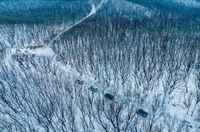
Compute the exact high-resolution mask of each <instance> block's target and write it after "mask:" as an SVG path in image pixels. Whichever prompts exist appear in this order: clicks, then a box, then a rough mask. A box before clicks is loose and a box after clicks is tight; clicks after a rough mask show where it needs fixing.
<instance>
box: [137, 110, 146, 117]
mask: <svg viewBox="0 0 200 132" xmlns="http://www.w3.org/2000/svg"><path fill="white" fill-rule="evenodd" d="M136 113H137V114H138V115H140V116H142V117H147V116H148V113H147V112H146V111H144V110H142V109H137V111H136Z"/></svg>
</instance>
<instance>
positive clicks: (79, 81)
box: [75, 80, 83, 85]
mask: <svg viewBox="0 0 200 132" xmlns="http://www.w3.org/2000/svg"><path fill="white" fill-rule="evenodd" d="M75 82H76V83H77V84H79V85H83V81H81V80H76V81H75Z"/></svg>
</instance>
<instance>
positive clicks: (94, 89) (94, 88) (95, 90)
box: [89, 86, 98, 92]
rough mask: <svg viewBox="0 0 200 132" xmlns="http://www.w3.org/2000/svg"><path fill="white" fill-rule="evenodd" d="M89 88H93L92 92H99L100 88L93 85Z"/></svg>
mask: <svg viewBox="0 0 200 132" xmlns="http://www.w3.org/2000/svg"><path fill="white" fill-rule="evenodd" d="M89 90H91V91H92V92H97V91H98V88H96V87H94V86H91V87H89Z"/></svg>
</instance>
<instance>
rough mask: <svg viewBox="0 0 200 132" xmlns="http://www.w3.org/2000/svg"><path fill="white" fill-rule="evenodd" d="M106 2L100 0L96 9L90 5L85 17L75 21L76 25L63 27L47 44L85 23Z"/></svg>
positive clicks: (105, 0)
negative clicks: (90, 7)
mask: <svg viewBox="0 0 200 132" xmlns="http://www.w3.org/2000/svg"><path fill="white" fill-rule="evenodd" d="M106 2H107V0H101V2H100V3H99V5H98V6H97V7H95V5H94V4H92V9H91V11H90V13H89V14H88V15H87V16H85V17H84V18H83V19H81V20H79V21H77V22H76V23H74V24H73V25H71V26H69V27H65V29H63V30H61V31H60V32H59V33H58V34H57V35H56V36H55V37H53V38H52V39H49V42H48V44H51V43H53V42H54V41H55V40H57V39H58V38H59V37H60V36H61V35H62V34H64V33H66V32H67V31H68V30H70V29H71V28H73V27H75V26H76V25H78V24H79V23H81V22H83V21H85V20H86V19H87V18H89V17H90V16H92V15H93V14H95V13H96V12H97V11H98V10H99V9H100V8H101V7H102V5H103V4H104V3H106Z"/></svg>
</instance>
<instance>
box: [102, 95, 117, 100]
mask: <svg viewBox="0 0 200 132" xmlns="http://www.w3.org/2000/svg"><path fill="white" fill-rule="evenodd" d="M104 97H105V98H107V99H109V100H113V99H114V98H115V97H114V95H112V94H110V93H105V94H104Z"/></svg>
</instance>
